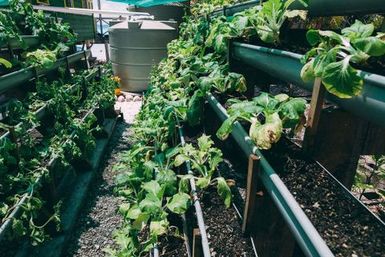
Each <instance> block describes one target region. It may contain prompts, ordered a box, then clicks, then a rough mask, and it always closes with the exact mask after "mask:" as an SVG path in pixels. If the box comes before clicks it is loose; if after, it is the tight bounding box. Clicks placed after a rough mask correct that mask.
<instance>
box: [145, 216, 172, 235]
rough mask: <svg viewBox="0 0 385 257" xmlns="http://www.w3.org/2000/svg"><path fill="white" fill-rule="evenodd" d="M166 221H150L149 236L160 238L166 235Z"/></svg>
mask: <svg viewBox="0 0 385 257" xmlns="http://www.w3.org/2000/svg"><path fill="white" fill-rule="evenodd" d="M168 225H169V223H168V221H167V220H161V221H151V223H150V234H151V236H155V237H157V236H161V235H164V234H166V233H167V230H168Z"/></svg>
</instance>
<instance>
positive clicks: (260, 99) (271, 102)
mask: <svg viewBox="0 0 385 257" xmlns="http://www.w3.org/2000/svg"><path fill="white" fill-rule="evenodd" d="M253 102H255V103H256V104H257V105H259V106H262V107H264V111H267V112H270V111H274V109H275V108H276V106H277V105H278V104H279V101H278V100H277V99H275V98H274V97H272V96H270V95H269V94H268V93H265V92H262V93H261V94H260V95H259V96H257V97H254V98H253Z"/></svg>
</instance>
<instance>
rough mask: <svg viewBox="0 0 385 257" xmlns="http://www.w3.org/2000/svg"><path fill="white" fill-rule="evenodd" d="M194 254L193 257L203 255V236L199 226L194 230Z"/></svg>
mask: <svg viewBox="0 0 385 257" xmlns="http://www.w3.org/2000/svg"><path fill="white" fill-rule="evenodd" d="M192 249H193V254H192V257H203V251H202V238H201V233H200V231H199V228H194V230H193V247H192Z"/></svg>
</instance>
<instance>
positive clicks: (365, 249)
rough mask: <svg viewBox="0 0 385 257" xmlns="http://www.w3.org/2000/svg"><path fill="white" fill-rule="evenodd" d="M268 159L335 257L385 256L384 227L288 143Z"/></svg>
mask: <svg viewBox="0 0 385 257" xmlns="http://www.w3.org/2000/svg"><path fill="white" fill-rule="evenodd" d="M265 154H266V158H267V159H268V160H269V162H270V163H271V164H272V166H273V168H274V169H275V170H276V171H277V172H280V173H279V175H280V177H281V179H282V180H283V181H284V183H285V185H286V186H287V187H288V189H289V190H290V192H291V193H292V194H293V196H294V197H295V199H296V200H297V201H298V203H299V204H300V206H301V207H302V208H303V210H304V212H305V213H306V215H307V216H308V217H309V219H310V221H311V222H312V223H313V225H314V226H315V227H316V229H317V230H318V232H319V233H320V235H321V236H322V238H323V239H324V240H325V242H326V244H327V245H328V246H329V247H330V249H331V250H332V252H333V253H334V254H335V256H341V257H342V256H343V257H346V256H360V257H361V256H367V257H369V256H370V257H377V256H378V257H380V256H385V226H384V225H383V224H382V223H381V222H380V221H379V220H378V219H376V218H375V216H374V215H373V214H372V213H370V212H369V211H367V210H366V209H365V208H364V207H363V206H362V205H361V204H360V203H359V202H358V201H357V200H355V199H353V198H351V197H349V196H348V194H347V191H346V190H344V189H343V188H342V187H341V186H340V185H339V184H338V183H337V182H336V181H335V180H334V179H333V178H332V177H331V176H330V175H329V174H328V173H327V172H326V171H325V170H324V169H323V168H322V167H321V166H319V165H318V164H317V163H316V162H314V161H312V160H310V159H309V158H307V157H306V156H305V155H304V154H303V153H302V151H301V150H300V149H299V148H298V147H296V146H294V145H293V144H292V143H290V142H289V141H288V140H285V139H283V140H281V141H280V142H279V143H278V144H277V145H275V146H274V147H273V149H272V150H271V151H269V152H267V153H265Z"/></svg>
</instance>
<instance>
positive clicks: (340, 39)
mask: <svg viewBox="0 0 385 257" xmlns="http://www.w3.org/2000/svg"><path fill="white" fill-rule="evenodd" d="M318 33H319V34H320V36H321V37H326V38H329V39H332V40H334V41H336V42H337V43H340V44H346V43H347V40H346V39H344V38H343V37H342V36H341V35H339V34H338V33H336V32H334V31H331V30H318Z"/></svg>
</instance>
